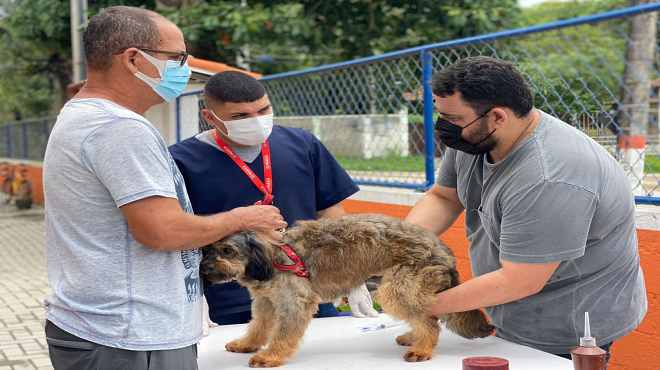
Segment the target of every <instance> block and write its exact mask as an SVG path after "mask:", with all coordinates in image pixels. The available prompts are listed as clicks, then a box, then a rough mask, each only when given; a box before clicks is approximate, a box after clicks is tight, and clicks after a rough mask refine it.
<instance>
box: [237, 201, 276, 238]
mask: <svg viewBox="0 0 660 370" xmlns="http://www.w3.org/2000/svg"><path fill="white" fill-rule="evenodd" d="M231 212H234V214H235V215H236V216H237V219H238V220H239V222H240V223H241V230H252V231H256V232H259V233H264V234H267V235H271V234H273V235H274V232H275V231H276V230H280V229H283V228H285V227H286V226H287V223H286V221H284V218H283V217H282V214H280V210H279V209H278V208H276V207H273V206H261V205H258V206H248V207H238V208H234V209H233V210H232V211H231Z"/></svg>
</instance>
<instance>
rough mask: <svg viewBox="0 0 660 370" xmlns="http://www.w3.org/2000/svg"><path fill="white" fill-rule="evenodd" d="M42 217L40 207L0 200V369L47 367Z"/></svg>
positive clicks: (45, 279)
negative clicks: (19, 208)
mask: <svg viewBox="0 0 660 370" xmlns="http://www.w3.org/2000/svg"><path fill="white" fill-rule="evenodd" d="M0 197H1V196H0ZM43 220H44V216H43V210H42V209H40V208H37V209H32V210H26V211H20V212H19V211H17V210H16V209H15V207H9V206H6V205H4V200H2V199H0V370H24V369H30V370H32V369H40V370H45V369H53V367H52V366H51V364H50V359H49V357H48V346H47V345H46V338H45V336H44V329H43V328H44V316H45V310H44V306H43V301H44V298H45V297H46V295H47V294H48V280H47V278H46V259H45V256H44V222H43Z"/></svg>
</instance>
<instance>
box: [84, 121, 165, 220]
mask: <svg viewBox="0 0 660 370" xmlns="http://www.w3.org/2000/svg"><path fill="white" fill-rule="evenodd" d="M81 154H82V160H83V163H84V164H85V165H86V166H87V168H88V169H89V170H90V171H92V172H93V173H94V174H95V175H96V176H97V178H98V179H99V180H100V181H101V183H103V185H104V186H105V187H106V188H107V189H108V191H109V192H110V195H111V196H112V198H113V199H114V201H115V204H116V205H117V207H121V206H123V205H126V204H128V203H131V202H135V201H137V200H140V199H144V198H148V197H152V196H162V197H167V198H177V193H176V189H175V187H174V175H173V172H172V168H171V166H170V161H169V157H168V155H169V154H168V152H167V148H166V147H165V145H164V144H163V143H161V141H160V140H159V138H158V137H156V136H155V134H154V133H153V132H152V131H151V130H150V129H149V128H148V127H146V126H145V124H144V123H142V122H138V121H134V120H130V119H125V120H121V121H116V122H112V123H109V124H107V125H105V126H103V127H102V128H99V129H97V130H95V131H94V132H93V133H92V134H90V135H89V136H88V137H87V138H85V141H84V142H83V145H82V153H81Z"/></svg>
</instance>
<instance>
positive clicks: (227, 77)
mask: <svg viewBox="0 0 660 370" xmlns="http://www.w3.org/2000/svg"><path fill="white" fill-rule="evenodd" d="M264 95H266V89H265V88H264V86H263V85H262V84H261V82H259V81H258V80H257V79H256V78H254V77H252V76H250V75H248V74H247V73H243V72H238V71H227V72H220V73H216V74H214V75H213V76H212V77H211V78H210V79H209V80H208V82H206V86H204V97H205V98H206V99H208V100H211V101H215V102H218V103H251V102H253V101H257V100H259V99H261V98H263V97H264Z"/></svg>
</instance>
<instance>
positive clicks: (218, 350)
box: [198, 315, 573, 370]
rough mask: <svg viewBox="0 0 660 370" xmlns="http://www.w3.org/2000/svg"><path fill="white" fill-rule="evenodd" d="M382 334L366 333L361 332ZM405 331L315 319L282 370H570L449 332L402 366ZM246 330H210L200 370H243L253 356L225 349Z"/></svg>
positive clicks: (368, 322) (546, 358) (548, 358)
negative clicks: (481, 367)
mask: <svg viewBox="0 0 660 370" xmlns="http://www.w3.org/2000/svg"><path fill="white" fill-rule="evenodd" d="M381 323H383V324H385V325H386V328H384V329H379V330H373V331H367V332H364V331H362V330H361V329H360V328H361V327H365V326H367V327H370V328H373V327H375V326H377V325H378V324H381ZM407 328H408V327H407V326H406V325H403V324H400V323H397V322H394V321H393V320H392V319H391V318H389V317H388V316H386V315H381V316H380V317H378V318H365V319H357V318H353V317H333V318H323V319H314V320H312V323H311V324H310V326H309V328H308V329H307V332H306V333H305V337H304V338H303V342H302V344H301V345H300V347H299V349H298V352H297V353H296V354H295V355H294V356H293V357H292V358H291V360H289V362H287V363H286V364H285V365H284V366H283V367H282V368H284V369H315V370H317V369H318V370H322V369H328V370H337V369H342V370H353V369H355V370H358V369H360V370H362V369H379V370H388V369H403V368H413V367H414V368H415V369H434V370H440V369H442V370H461V369H462V359H463V358H465V357H470V356H496V357H502V358H505V359H507V360H509V368H510V370H529V369H535V370H573V365H572V363H571V361H569V360H566V359H563V358H561V357H558V356H554V355H551V354H548V353H545V352H541V351H537V350H535V349H532V348H529V347H525V346H521V345H517V344H514V343H510V342H507V341H505V340H502V339H500V338H496V337H489V338H484V339H475V340H468V339H464V338H461V337H459V336H457V335H455V334H454V333H452V332H450V331H449V330H446V329H445V330H443V331H442V333H441V334H440V340H439V343H438V346H437V347H436V349H435V355H434V357H433V358H432V359H431V360H429V361H426V362H418V363H408V362H405V361H404V360H403V354H404V352H405V348H406V347H401V346H399V345H397V344H396V343H395V342H394V338H395V337H396V336H397V335H399V334H403V333H404V332H406V331H407ZM245 329H246V325H228V326H219V327H214V328H211V331H210V334H209V336H208V337H206V338H204V339H202V341H201V342H200V344H199V347H198V353H199V359H198V363H199V370H227V369H246V368H248V359H249V358H250V356H252V354H241V353H231V352H227V351H226V350H225V344H226V343H227V342H229V341H230V340H233V339H236V338H238V337H240V336H241V335H243V334H244V333H245Z"/></svg>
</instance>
